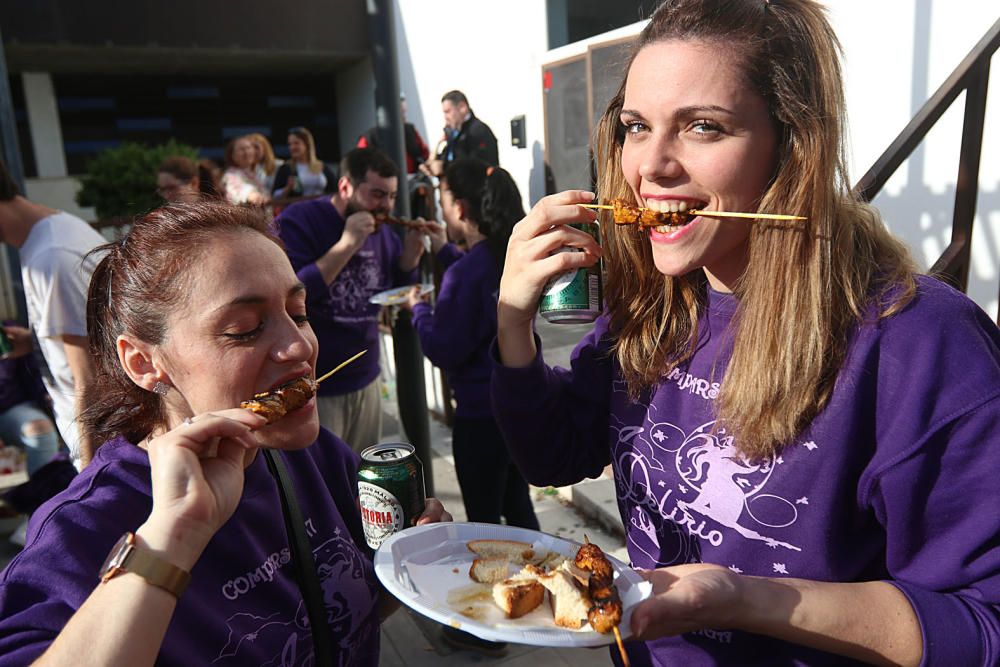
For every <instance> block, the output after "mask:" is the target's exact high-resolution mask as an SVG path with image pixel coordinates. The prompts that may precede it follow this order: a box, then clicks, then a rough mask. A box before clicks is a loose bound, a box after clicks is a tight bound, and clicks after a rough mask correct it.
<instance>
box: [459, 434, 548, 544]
mask: <svg viewBox="0 0 1000 667" xmlns="http://www.w3.org/2000/svg"><path fill="white" fill-rule="evenodd" d="M452 451H453V452H454V455H455V471H456V473H457V474H458V486H459V487H460V488H461V489H462V501H463V502H464V504H465V514H466V516H467V517H468V519H469V521H481V522H484V523H500V517H501V516H502V517H503V518H504V519H506V520H507V524H508V525H510V526H518V527H520V528H531V529H533V530H538V518H537V517H535V508H534V507H533V506H532V504H531V495H530V493H529V491H528V483H527V482H525V481H524V477H522V476H521V472H520V471H519V470H518V469H517V466H515V465H514V462H513V461H512V460H511V458H510V452H508V451H507V444H506V443H505V442H504V440H503V435H501V433H500V429H499V428H498V427H497V423H496V421H495V420H494V419H493V418H492V417H482V418H468V417H466V418H462V417H455V427H454V429H453V431H452Z"/></svg>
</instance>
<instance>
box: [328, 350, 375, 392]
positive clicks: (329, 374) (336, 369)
mask: <svg viewBox="0 0 1000 667" xmlns="http://www.w3.org/2000/svg"><path fill="white" fill-rule="evenodd" d="M367 351H368V350H361V351H360V352H358V353H357V354H355V355H354V356H353V357H351V358H350V359H347V360H346V361H342V362H340V363H339V364H338V365H337V367H336V368H334V369H333V370H332V371H330V372H329V373H327V374H326V375H324V376H323V377H321V378H320V379H318V380H316V384H319V383H320V382H322V381H323V380H325V379H327V378H328V377H330V376H331V375H333V374H334V373H336V372H337V371H339V370H340V369H341V368H343V367H344V366H346V365H347V364H349V363H351V362H352V361H354V360H355V359H357V358H358V357H360V356H361V355H363V354H364V353H365V352H367Z"/></svg>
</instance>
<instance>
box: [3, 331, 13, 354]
mask: <svg viewBox="0 0 1000 667" xmlns="http://www.w3.org/2000/svg"><path fill="white" fill-rule="evenodd" d="M13 349H14V344H13V343H11V342H10V336H8V335H7V332H6V331H4V330H3V327H0V357H3V356H6V355H8V354H10V353H11V351H12V350H13Z"/></svg>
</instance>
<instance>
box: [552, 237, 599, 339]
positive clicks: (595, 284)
mask: <svg viewBox="0 0 1000 667" xmlns="http://www.w3.org/2000/svg"><path fill="white" fill-rule="evenodd" d="M569 227H573V228H575V229H579V230H581V231H584V232H587V233H588V234H590V235H591V236H593V237H594V238H595V239H596V240H597V242H598V243H600V242H601V232H600V227H598V225H597V223H595V222H581V223H574V224H570V225H569ZM558 252H583V251H582V250H579V249H577V248H562V249H560V250H559V251H558ZM601 292H602V284H601V263H600V262H598V263H597V264H594V265H593V266H589V267H586V268H581V269H576V270H573V271H567V272H566V273H563V274H560V275H558V276H556V277H555V278H553V279H552V280H550V281H549V282H547V283H546V284H545V287H544V289H542V298H541V301H540V302H539V304H538V313H539V314H540V315H541V316H542V317H544V318H545V319H546V320H548V321H549V322H552V323H555V324H579V323H585V322H593V321H594V320H596V319H597V317H598V315H600V314H601V303H602V300H603V298H602V297H603V295H602V293H601Z"/></svg>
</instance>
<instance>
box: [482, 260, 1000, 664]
mask: <svg viewBox="0 0 1000 667" xmlns="http://www.w3.org/2000/svg"><path fill="white" fill-rule="evenodd" d="M707 301H708V303H707V307H706V309H705V311H706V312H705V314H704V315H703V316H702V318H701V319H700V320H699V323H698V331H699V341H698V344H697V350H696V352H695V353H694V356H693V357H692V358H691V360H690V361H689V362H688V363H686V364H685V365H684V366H683V367H681V368H678V369H676V370H675V371H673V372H671V373H670V374H669V375H668V376H667V377H666V378H665V379H664V380H663V381H661V382H660V384H658V385H657V386H656V387H654V388H653V389H652V390H649V391H647V392H646V393H645V394H644V395H643V396H642V397H641V399H640V400H639V401H638V402H635V403H633V402H631V401H630V400H629V398H628V396H627V393H626V390H625V385H624V381H623V380H622V377H621V373H620V370H619V368H618V366H617V364H616V363H615V362H614V361H613V360H612V358H611V357H609V350H610V345H611V342H612V338H611V336H610V335H609V333H608V328H607V327H608V321H607V319H606V318H605V317H602V318H600V319H598V321H597V323H596V325H595V327H594V330H593V331H592V332H591V333H590V334H589V335H588V336H587V337H585V338H584V339H583V340H582V341H581V342H580V344H579V345H578V346H577V348H576V350H575V351H574V353H573V357H572V360H571V366H572V371H567V370H564V369H561V368H555V369H551V368H548V367H546V366H545V365H544V364H543V363H542V361H541V355H540V354H539V358H538V359H536V361H535V363H534V364H533V365H532V366H530V367H528V368H524V369H508V368H504V367H502V366H499V365H498V366H497V367H496V369H495V370H494V374H493V384H492V390H493V399H494V407H495V410H496V416H497V421H498V422H499V423H500V425H501V428H502V429H503V431H504V434H505V436H506V439H507V443H508V445H509V446H510V448H511V453H512V455H513V456H514V459H515V460H516V461H517V464H518V466H519V467H520V468H521V470H522V471H523V472H524V475H525V477H526V478H527V479H528V481H529V482H531V483H533V484H539V485H545V484H557V485H565V484H571V483H574V482H577V481H579V480H581V479H583V478H584V477H596V476H597V475H598V474H599V473H600V472H601V469H602V468H603V466H605V465H607V464H609V463H610V464H611V465H612V466H613V467H614V473H615V485H616V491H617V496H618V507H619V512H620V514H621V518H622V522H623V523H624V525H625V527H626V532H627V542H628V550H629V556H630V558H631V561H632V565H633V566H634V567H638V568H657V567H662V566H665V565H672V564H679V563H689V562H699V561H700V562H706V563H715V564H718V565H722V566H725V567H728V568H730V569H731V570H733V571H734V572H738V573H741V574H746V575H755V576H767V577H782V576H788V577H797V578H803V579H812V580H819V581H837V582H855V581H871V580H885V581H889V582H891V583H892V584H894V585H895V586H896V587H898V588H899V589H900V590H901V591H902V592H903V594H904V595H906V596H907V598H908V599H909V600H910V602H911V603H912V605H913V608H914V609H915V610H916V613H917V616H918V618H919V622H920V627H921V630H922V632H923V638H924V664H926V665H996V664H998V662H1000V544H998V536H1000V511H998V510H997V508H998V507H1000V484H998V483H997V471H998V467H997V461H1000V332H998V329H997V327H996V325H995V324H994V323H993V322H991V321H990V319H989V317H988V316H987V315H986V314H985V313H983V312H982V311H981V310H980V309H979V308H977V307H976V306H975V304H973V303H972V302H971V301H969V300H968V299H967V298H966V297H965V296H964V295H962V294H960V293H958V292H956V291H954V290H952V289H951V288H949V287H947V286H945V285H943V284H941V283H938V282H936V281H934V280H932V279H930V278H925V277H922V278H920V279H919V288H918V294H917V296H916V298H915V299H914V300H913V301H912V302H911V303H910V304H909V305H908V306H907V307H906V308H905V309H904V310H903V311H901V312H900V313H897V314H896V315H894V316H892V317H890V318H887V319H883V320H880V321H871V320H869V321H866V322H865V323H863V324H862V325H861V326H860V327H859V328H858V329H857V330H856V332H855V333H854V334H853V335H852V338H851V341H850V347H849V351H848V355H847V358H846V360H845V362H844V365H843V367H842V369H841V371H840V374H839V376H838V379H837V383H836V387H835V389H834V392H833V395H832V397H831V400H830V402H829V404H828V405H827V407H826V408H825V409H824V410H823V411H822V412H821V413H820V414H819V415H818V416H817V417H816V418H815V419H814V420H813V421H812V423H811V424H810V425H809V426H808V428H806V429H805V430H804V431H803V433H802V434H801V435H800V436H799V437H798V438H796V439H795V440H794V441H793V442H790V443H788V445H787V446H786V447H785V449H784V450H783V451H782V452H781V454H780V455H779V456H775V457H771V458H768V459H766V460H764V461H760V462H749V461H746V460H744V459H743V458H741V457H740V456H739V455H738V454H737V453H736V450H735V447H734V445H735V443H736V442H737V441H738V438H739V434H734V433H731V432H730V431H729V430H727V429H726V427H725V425H724V424H716V420H715V414H714V412H713V402H714V399H715V398H716V396H717V395H718V391H719V386H720V381H721V379H722V376H723V373H724V370H725V366H726V364H727V362H728V360H729V356H730V353H731V343H732V339H731V333H730V332H729V331H728V330H727V326H728V325H729V321H730V318H731V316H732V314H733V312H734V310H735V307H736V300H735V297H733V296H732V295H728V294H720V293H714V292H710V293H709V294H708V299H707ZM494 354H496V353H495V352H494ZM627 646H628V647H629V653H630V655H631V656H632V664H634V665H637V666H638V665H694V666H698V665H841V664H850V661H848V660H846V659H844V658H838V657H835V656H832V655H830V654H826V653H823V652H820V651H816V650H812V649H808V648H804V647H801V646H797V645H794V644H789V643H785V642H782V641H779V640H776V639H771V638H768V637H763V636H759V635H752V634H749V633H744V632H737V631H732V630H729V629H726V628H718V629H714V630H703V631H701V632H696V633H690V634H685V635H682V636H678V637H669V638H664V639H660V640H656V641H653V642H648V643H645V644H640V643H629V644H627ZM612 655H614V652H612Z"/></svg>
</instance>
